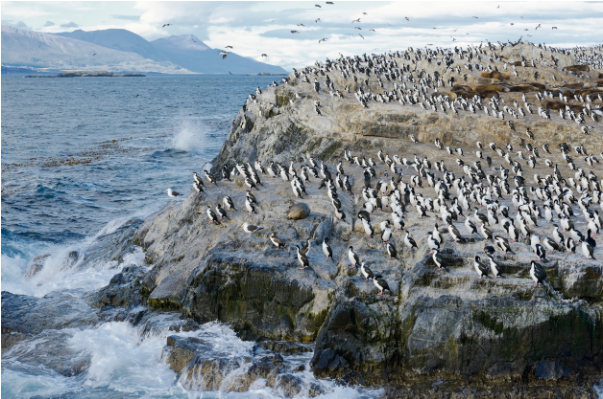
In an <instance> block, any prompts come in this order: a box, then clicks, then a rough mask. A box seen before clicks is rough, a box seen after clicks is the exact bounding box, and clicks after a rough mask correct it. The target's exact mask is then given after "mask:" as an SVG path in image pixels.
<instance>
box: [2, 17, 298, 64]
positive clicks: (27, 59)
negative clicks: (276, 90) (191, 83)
mask: <svg viewBox="0 0 603 399" xmlns="http://www.w3.org/2000/svg"><path fill="white" fill-rule="evenodd" d="M219 51H220V50H218V49H212V48H210V47H209V46H207V45H206V44H205V43H203V42H202V41H200V40H199V39H197V38H196V37H195V36H193V35H183V36H170V37H168V38H165V39H157V40H154V41H152V42H149V41H147V40H145V39H144V38H142V37H141V36H138V35H137V34H135V33H132V32H130V31H128V30H125V29H108V30H100V31H92V32H84V31H82V30H76V31H74V32H64V33H58V34H48V33H41V32H34V31H30V30H25V29H17V28H13V27H5V26H3V27H2V64H3V68H2V70H3V71H5V70H6V71H8V70H14V68H7V67H27V68H33V69H34V70H37V71H44V70H53V71H66V70H79V71H100V70H105V71H111V72H141V73H142V72H156V73H166V74H190V73H203V74H228V73H229V72H230V73H233V74H255V73H262V72H269V73H271V74H280V73H287V72H286V71H285V70H284V69H283V68H281V67H279V66H275V65H270V64H265V63H262V62H258V61H255V60H253V59H250V58H246V57H241V56H239V55H237V54H234V53H230V54H228V57H226V59H222V57H221V56H220V55H218V52H219Z"/></svg>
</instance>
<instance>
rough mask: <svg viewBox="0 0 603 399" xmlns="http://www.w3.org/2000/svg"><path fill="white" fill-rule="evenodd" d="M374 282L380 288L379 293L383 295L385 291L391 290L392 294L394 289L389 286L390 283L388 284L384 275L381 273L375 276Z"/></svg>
mask: <svg viewBox="0 0 603 399" xmlns="http://www.w3.org/2000/svg"><path fill="white" fill-rule="evenodd" d="M373 284H375V287H377V289H379V293H378V294H377V295H383V292H384V291H389V293H390V294H391V293H392V290H391V289H390V288H389V284H387V281H385V280H384V279H383V276H381V275H380V274H378V275H376V276H375V277H373Z"/></svg>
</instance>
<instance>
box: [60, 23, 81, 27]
mask: <svg viewBox="0 0 603 399" xmlns="http://www.w3.org/2000/svg"><path fill="white" fill-rule="evenodd" d="M78 27H79V25H78V24H76V23H75V22H69V23H67V24H62V25H61V28H78Z"/></svg>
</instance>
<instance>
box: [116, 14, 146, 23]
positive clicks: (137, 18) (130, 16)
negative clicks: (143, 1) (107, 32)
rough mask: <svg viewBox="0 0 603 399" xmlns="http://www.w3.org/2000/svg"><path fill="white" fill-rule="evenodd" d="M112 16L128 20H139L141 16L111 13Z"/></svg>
mask: <svg viewBox="0 0 603 399" xmlns="http://www.w3.org/2000/svg"><path fill="white" fill-rule="evenodd" d="M111 18H114V19H125V20H128V21H139V20H140V17H139V16H138V15H115V14H113V15H111Z"/></svg>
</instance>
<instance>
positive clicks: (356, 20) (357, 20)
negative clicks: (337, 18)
mask: <svg viewBox="0 0 603 399" xmlns="http://www.w3.org/2000/svg"><path fill="white" fill-rule="evenodd" d="M354 22H360V18H358V19H355V20H353V21H352V23H354Z"/></svg>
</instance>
